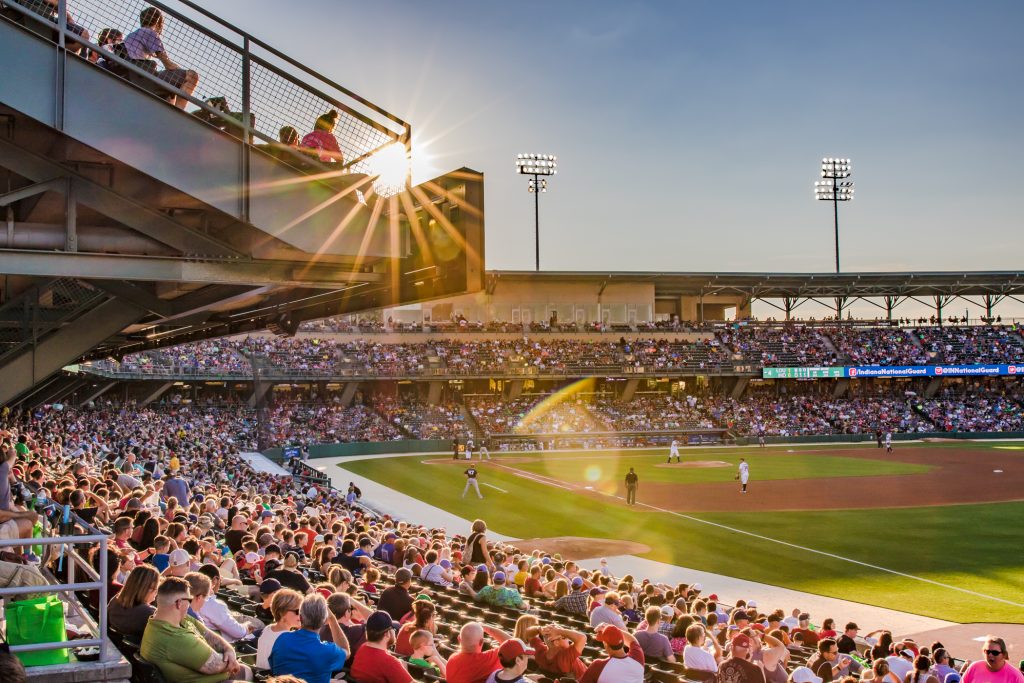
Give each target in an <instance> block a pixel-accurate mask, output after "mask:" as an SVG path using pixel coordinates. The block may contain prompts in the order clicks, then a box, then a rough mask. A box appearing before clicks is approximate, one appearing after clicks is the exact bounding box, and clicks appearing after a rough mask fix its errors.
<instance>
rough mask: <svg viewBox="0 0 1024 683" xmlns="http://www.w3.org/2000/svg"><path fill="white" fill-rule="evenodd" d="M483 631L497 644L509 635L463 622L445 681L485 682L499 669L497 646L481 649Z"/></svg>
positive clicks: (449, 682)
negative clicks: (456, 648) (456, 649)
mask: <svg viewBox="0 0 1024 683" xmlns="http://www.w3.org/2000/svg"><path fill="white" fill-rule="evenodd" d="M485 633H486V634H487V635H489V636H490V637H492V638H494V639H495V640H496V641H498V643H499V644H501V643H504V642H505V641H506V640H508V639H509V638H510V637H511V636H509V634H507V633H505V632H504V631H502V630H501V629H497V628H494V627H492V626H487V625H485V624H481V623H479V622H476V621H470V622H468V623H466V624H463V626H462V629H461V630H460V631H459V651H458V652H456V653H455V654H453V655H452V657H451V659H449V660H448V671H447V672H446V675H445V680H446V681H447V683H485V682H486V681H487V677H488V676H490V675H491V673H492V672H494V671H500V670H501V662H499V661H498V650H497V648H495V649H492V650H488V651H487V652H484V651H483V647H484V634H485ZM356 678H357V679H358V677H356ZM358 680H360V681H361V680H362V679H358Z"/></svg>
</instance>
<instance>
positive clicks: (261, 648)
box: [256, 588, 302, 669]
mask: <svg viewBox="0 0 1024 683" xmlns="http://www.w3.org/2000/svg"><path fill="white" fill-rule="evenodd" d="M301 605H302V595H301V594H300V593H299V592H298V591H294V590H292V589H291V588H281V589H280V590H278V591H275V592H274V597H273V599H272V600H271V601H270V613H271V614H272V615H274V623H273V624H271V625H270V626H267V627H266V628H264V629H263V632H262V633H261V634H260V639H259V640H258V641H257V642H256V668H257V669H269V668H270V651H271V650H273V649H274V642H275V641H276V640H277V638H278V636H280V635H281V634H282V633H287V632H288V631H293V630H295V629H297V628H299V626H301V623H300V622H299V607H300V606H301Z"/></svg>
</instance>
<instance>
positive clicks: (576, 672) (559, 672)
mask: <svg viewBox="0 0 1024 683" xmlns="http://www.w3.org/2000/svg"><path fill="white" fill-rule="evenodd" d="M539 633H540V635H538V636H536V637H534V638H532V639H531V640H530V645H531V646H533V649H534V650H535V652H536V655H535V657H534V660H535V661H536V662H537V668H539V669H540V670H541V671H543V672H544V673H546V674H549V675H554V676H570V675H571V676H573V677H574V678H576V679H577V680H579V678H580V677H581V676H583V674H584V673H586V670H587V665H586V664H584V663H583V660H582V659H580V655H581V654H583V648H584V647H586V644H587V637H586V636H585V635H584V634H582V633H580V632H579V631H573V630H571V629H567V628H561V627H559V626H555V625H554V624H545V625H544V626H541V627H540V630H539Z"/></svg>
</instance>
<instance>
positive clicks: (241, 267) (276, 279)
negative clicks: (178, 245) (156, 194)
mask: <svg viewBox="0 0 1024 683" xmlns="http://www.w3.org/2000/svg"><path fill="white" fill-rule="evenodd" d="M0 273H5V274H7V275H25V276H30V277H73V278H78V279H81V280H142V281H150V282H202V283H204V284H223V285H250V286H263V285H267V284H272V285H278V286H285V287H309V288H311V289H339V288H341V286H343V285H347V284H350V283H353V282H372V283H376V282H380V281H381V280H382V279H383V276H382V274H381V273H356V272H352V271H345V270H342V269H341V268H340V267H338V266H336V265H332V266H327V265H311V264H308V263H297V262H285V261H196V260H186V259H180V258H169V257H163V256H119V255H114V254H85V253H81V252H79V253H74V254H71V253H52V252H38V251H31V250H24V249H0Z"/></svg>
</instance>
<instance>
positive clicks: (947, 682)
mask: <svg viewBox="0 0 1024 683" xmlns="http://www.w3.org/2000/svg"><path fill="white" fill-rule="evenodd" d="M960 680H961V678H960V674H958V673H957V672H955V671H950V672H949V673H948V674H946V678H945V679H944V680H943V683H960Z"/></svg>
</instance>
